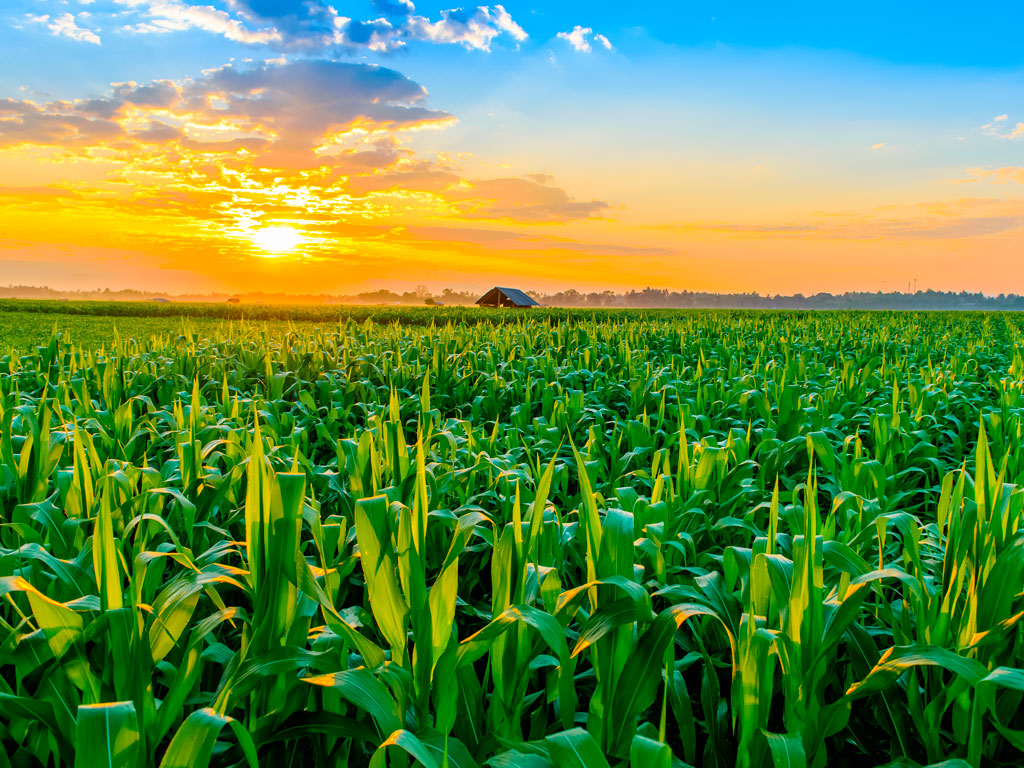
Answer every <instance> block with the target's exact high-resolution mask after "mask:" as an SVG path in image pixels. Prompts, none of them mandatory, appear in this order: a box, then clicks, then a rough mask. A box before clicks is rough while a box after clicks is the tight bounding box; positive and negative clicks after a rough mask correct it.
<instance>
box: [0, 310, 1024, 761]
mask: <svg viewBox="0 0 1024 768" xmlns="http://www.w3.org/2000/svg"><path fill="white" fill-rule="evenodd" d="M460 313H461V314H460V315H459V316H457V317H455V318H449V319H446V317H447V316H446V314H445V313H444V312H443V311H441V312H436V313H435V314H434V315H433V316H432V319H431V320H430V321H429V322H428V323H427V324H421V325H410V324H404V323H401V322H391V323H379V322H378V323H375V322H373V321H372V319H368V320H365V321H360V320H355V319H352V318H348V319H345V320H343V321H341V322H336V323H335V324H334V325H333V327H328V326H329V325H330V323H328V322H324V323H321V327H320V328H312V327H309V328H302V329H298V328H292V329H288V328H287V327H285V328H284V329H283V330H280V331H279V332H277V331H271V330H268V329H267V328H266V327H265V326H260V325H257V324H245V323H242V324H237V323H236V324H235V325H234V326H233V327H232V328H230V329H227V328H223V329H221V330H219V331H214V332H204V333H200V332H197V331H195V330H194V328H192V327H190V325H189V323H188V321H177V322H176V324H175V325H174V326H173V327H174V329H175V330H173V332H166V333H154V334H151V335H148V336H133V335H132V334H131V332H130V331H131V320H130V318H119V319H118V321H117V322H118V324H119V329H120V333H118V331H117V330H113V331H111V333H110V334H109V337H108V338H106V339H104V340H103V341H102V343H90V344H81V345H79V344H76V342H75V333H74V328H73V325H74V322H73V321H72V320H68V321H67V323H66V324H65V326H64V327H58V328H55V329H54V331H53V332H52V333H51V332H50V331H49V328H48V327H46V330H45V331H41V332H39V334H38V339H37V341H36V342H35V343H34V344H31V345H22V346H20V347H18V348H13V347H11V348H8V349H0V747H2V748H0V768H8V766H12V767H13V766H18V767H21V766H54V767H56V766H82V767H88V766H94V765H95V766H106V767H108V768H121V767H126V768H128V767H134V766H162V767H163V768H174V767H175V766H200V767H203V766H207V765H209V766H257V765H265V766H274V767H275V768H277V767H278V766H282V767H285V766H287V767H292V766H324V767H326V768H333V767H341V766H371V767H372V768H385V766H389V765H390V766H402V767H404V768H411V767H412V766H417V765H419V766H426V767H427V768H442V767H444V766H448V767H450V768H473V767H474V766H492V767H493V768H513V767H523V768H551V767H552V766H557V767H558V768H617V767H622V768H626V767H631V768H640V767H641V766H642V767H643V768H647V767H649V766H650V767H653V768H672V767H674V766H686V765H692V766H717V767H721V768H727V767H728V768H731V767H733V766H735V768H759V767H761V766H766V767H768V766H770V767H773V768H799V767H802V766H808V767H811V768H823V767H824V766H857V767H858V768H870V766H893V768H896V767H906V766H919V765H942V766H951V767H952V766H972V767H973V768H981V767H982V766H1019V765H1021V764H1022V763H1024V713H1022V711H1021V703H1022V698H1024V635H1022V625H1021V619H1022V618H1024V595H1022V590H1024V534H1022V530H1021V528H1022V518H1024V450H1022V449H1021V441H1022V435H1024V358H1022V350H1024V318H1022V317H1020V316H1017V315H983V314H970V315H953V314H901V313H877V314H868V313H835V314H800V313H756V312H746V313H744V312H704V313H695V312H694V313H655V314H650V315H644V314H640V313H632V314H631V313H615V314H612V315H608V316H602V315H600V314H599V313H594V314H588V315H581V316H579V317H574V315H573V314H572V313H560V314H559V316H557V317H555V316H552V317H546V316H544V315H540V316H528V315H514V316H513V315H510V313H501V314H502V316H503V317H504V316H505V315H509V316H511V317H512V318H513V319H511V320H508V319H507V318H505V321H503V322H501V323H491V322H479V323H476V322H473V323H469V322H465V321H464V320H463V319H461V315H462V314H467V313H472V311H470V310H460ZM68 326H70V327H71V328H70V330H68ZM44 327H45V326H44Z"/></svg>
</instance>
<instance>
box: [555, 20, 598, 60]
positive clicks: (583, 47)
mask: <svg viewBox="0 0 1024 768" xmlns="http://www.w3.org/2000/svg"><path fill="white" fill-rule="evenodd" d="M593 32H594V30H592V29H591V28H590V27H581V26H580V25H579V24H577V25H576V26H575V27H573V28H572V32H559V33H558V36H559V38H561V39H562V40H567V41H568V42H569V45H571V46H572V47H573V48H575V49H576V50H577V51H580V52H581V53H590V41H589V40H587V35H590V34H592V33H593Z"/></svg>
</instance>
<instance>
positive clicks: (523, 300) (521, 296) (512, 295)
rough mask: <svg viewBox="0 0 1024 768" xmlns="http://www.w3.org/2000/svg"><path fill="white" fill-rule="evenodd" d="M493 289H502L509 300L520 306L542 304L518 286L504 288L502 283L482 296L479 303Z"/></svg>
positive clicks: (478, 301) (537, 305)
mask: <svg viewBox="0 0 1024 768" xmlns="http://www.w3.org/2000/svg"><path fill="white" fill-rule="evenodd" d="M492 291H500V292H501V293H502V294H503V295H504V296H505V298H506V299H508V300H509V301H511V302H512V303H513V304H515V305H516V306H518V307H539V306H540V305H539V304H538V303H537V302H536V301H534V300H533V299H531V298H530V297H529V296H527V295H526V294H525V293H523V292H522V291H520V290H519V289H518V288H502V287H501V286H500V285H499V286H495V287H494V288H492V289H491V290H490V291H488V292H487V293H485V294H484V295H483V296H481V297H480V299H478V300H477V303H480V301H483V299H484V298H485V297H487V296H488V295H489V294H490V293H491V292H492Z"/></svg>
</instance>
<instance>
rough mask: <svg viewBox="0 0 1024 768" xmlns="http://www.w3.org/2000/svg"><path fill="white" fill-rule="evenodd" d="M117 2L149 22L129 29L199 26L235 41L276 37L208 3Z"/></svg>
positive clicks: (168, 0)
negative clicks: (143, 16)
mask: <svg viewBox="0 0 1024 768" xmlns="http://www.w3.org/2000/svg"><path fill="white" fill-rule="evenodd" d="M117 3H118V4H119V5H124V6H127V7H129V8H133V9H137V10H140V11H142V12H143V13H145V14H146V15H147V16H148V17H149V20H150V23H145V22H143V23H141V24H137V25H135V26H132V27H130V28H129V29H130V30H131V31H133V32H139V33H152V32H176V31H183V30H186V29H201V30H204V31H206V32H213V33H215V34H218V35H223V36H224V37H226V38H227V39H228V40H233V41H235V42H237V43H252V44H267V43H272V42H274V41H277V40H280V39H281V35H280V33H279V32H277V31H276V30H273V29H257V30H253V29H249V28H248V27H246V26H245V25H244V24H242V22H240V21H239V20H238V19H235V18H232V17H231V16H230V15H229V14H228V13H226V12H225V11H221V10H218V9H217V8H214V7H213V6H210V5H189V4H187V3H182V2H179V0H117Z"/></svg>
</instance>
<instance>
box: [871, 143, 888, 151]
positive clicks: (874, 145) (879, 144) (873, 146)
mask: <svg viewBox="0 0 1024 768" xmlns="http://www.w3.org/2000/svg"><path fill="white" fill-rule="evenodd" d="M884 146H885V142H884V141H880V142H878V143H877V144H872V145H871V148H872V149H882V147H884Z"/></svg>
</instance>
